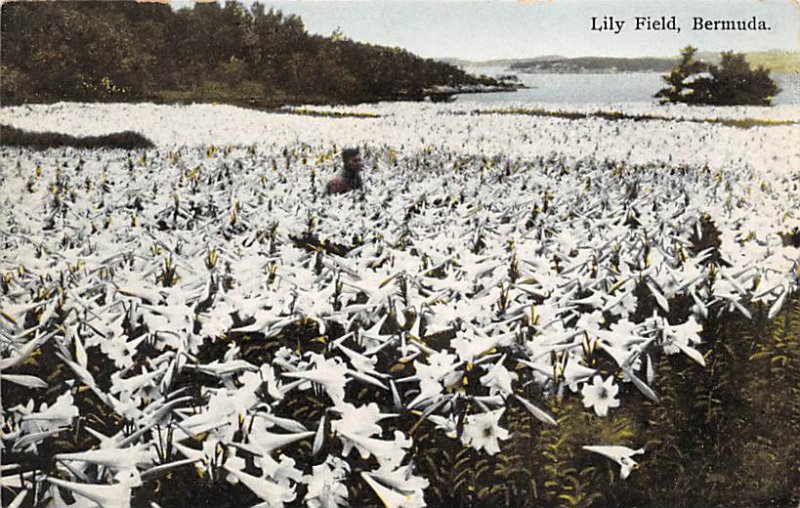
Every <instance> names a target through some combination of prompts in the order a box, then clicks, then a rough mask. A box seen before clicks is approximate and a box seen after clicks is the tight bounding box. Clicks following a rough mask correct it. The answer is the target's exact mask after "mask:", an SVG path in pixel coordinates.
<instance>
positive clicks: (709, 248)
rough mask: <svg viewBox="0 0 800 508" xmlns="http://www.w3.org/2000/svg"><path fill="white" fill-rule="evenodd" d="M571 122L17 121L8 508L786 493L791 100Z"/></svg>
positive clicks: (133, 117) (413, 114)
mask: <svg viewBox="0 0 800 508" xmlns="http://www.w3.org/2000/svg"><path fill="white" fill-rule="evenodd" d="M554 108H555V106H554V105H552V104H550V105H544V104H542V105H538V106H537V105H526V106H525V107H524V108H523V107H520V108H515V109H506V110H491V111H489V110H483V111H482V110H481V109H480V106H479V105H478V104H477V103H476V104H473V103H470V102H464V103H461V102H459V103H456V104H444V105H442V104H414V103H400V104H397V103H394V104H377V105H374V104H373V105H362V106H352V107H347V108H300V109H286V110H282V111H278V112H259V111H253V110H246V109H241V108H236V107H231V106H221V105H192V106H164V105H154V104H75V103H59V104H54V105H49V106H19V107H6V108H3V109H2V110H0V119H2V123H3V124H8V125H11V126H13V127H16V128H21V129H26V130H29V131H52V132H59V133H64V134H70V135H73V136H98V135H103V134H109V133H113V132H118V131H123V130H130V131H135V132H138V133H140V134H142V135H143V136H145V137H146V138H148V139H150V140H151V141H152V142H153V143H154V147H152V148H148V149H138V150H122V149H110V148H94V149H88V148H81V149H75V148H70V147H60V148H51V149H47V150H37V151H34V150H30V149H27V148H18V147H6V146H3V147H0V154H1V155H0V165H1V167H0V246H2V247H1V248H0V270H1V271H2V280H1V281H0V282H1V284H0V334H1V338H0V371H2V373H1V374H0V379H1V380H2V434H1V436H0V437H2V442H1V443H0V451H2V467H1V468H0V472H1V473H2V478H1V479H0V485H2V504H3V506H15V507H22V506H37V507H38V506H58V507H62V506H73V507H91V506H101V507H104V508H106V507H108V508H111V507H128V506H135V507H138V506H142V507H156V506H160V507H164V508H166V507H171V506H215V507H216V506H265V507H283V506H287V507H288V506H309V507H313V508H317V507H326V508H333V507H336V506H387V507H393V508H394V507H397V508H399V507H421V506H504V505H505V506H628V505H637V506H681V505H684V506H698V505H706V506H714V505H722V504H724V505H726V506H735V505H737V503H741V505H742V506H751V505H759V504H760V503H764V504H767V503H774V504H771V505H773V506H784V505H785V506H792V505H793V504H794V505H796V503H797V502H798V501H800V463H798V459H797V457H798V456H800V445H798V443H797V440H796V435H797V432H800V416H798V415H800V402H798V401H800V337H798V334H800V300H799V299H798V297H797V292H798V287H799V286H800V150H798V140H800V108H799V107H797V106H777V107H772V108H756V107H747V108H710V107H692V108H688V107H681V106H670V107H667V106H663V107H662V106H647V105H643V104H604V105H597V106H593V107H589V106H577V107H572V106H571V107H568V108H567V109H566V110H559V109H554ZM597 112H601V113H602V115H599V116H598V115H596V113H597ZM579 115H583V116H580V117H579ZM656 117H657V118H656ZM348 146H357V147H359V148H360V149H361V154H362V157H363V159H364V172H363V177H364V181H365V189H366V191H365V192H352V193H349V194H345V195H343V196H326V195H324V186H325V183H326V182H327V181H328V180H329V179H330V178H331V177H332V176H333V174H334V173H335V172H336V171H337V170H338V169H339V168H340V167H341V157H340V152H341V149H342V148H344V147H348ZM792 436H795V437H794V438H793V437H792ZM740 450H741V451H740ZM734 481H735V482H738V483H736V485H737V487H734V485H733V484H732V483H731V482H734ZM739 485H741V486H742V487H741V491H740V490H739V487H738V486H739ZM781 503H785V504H781ZM792 503H793V504H792Z"/></svg>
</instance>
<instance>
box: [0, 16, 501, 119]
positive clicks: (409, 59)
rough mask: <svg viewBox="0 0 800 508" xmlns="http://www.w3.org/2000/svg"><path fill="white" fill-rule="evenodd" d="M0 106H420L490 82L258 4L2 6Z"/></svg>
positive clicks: (442, 64)
mask: <svg viewBox="0 0 800 508" xmlns="http://www.w3.org/2000/svg"><path fill="white" fill-rule="evenodd" d="M1 26H2V41H3V59H2V69H1V70H2V74H3V80H2V88H1V89H0V102H2V103H3V104H18V103H26V102H51V101H60V100H76V101H115V102H116V101H141V100H153V101H161V102H192V101H203V102H209V101H218V102H227V103H234V104H245V105H253V106H264V107H270V106H277V105H281V104H287V103H299V102H305V103H329V102H339V103H342V102H363V101H375V100H385V99H403V98H408V99H420V98H422V97H423V96H424V94H425V90H426V89H428V88H430V87H433V86H438V85H449V86H459V85H468V84H476V83H484V84H493V81H492V80H490V79H489V78H475V77H473V76H470V75H468V74H467V73H465V72H464V71H462V70H460V69H458V68H456V67H453V66H451V65H448V64H445V63H442V62H437V61H434V60H430V59H423V58H420V57H418V56H416V55H414V54H412V53H410V52H408V51H405V50H402V49H399V48H390V47H383V46H377V45H371V44H364V43H359V42H355V41H352V40H349V39H347V38H346V37H344V36H343V35H342V34H341V33H340V32H339V31H337V32H335V33H334V34H332V36H331V37H323V36H319V35H312V34H309V33H308V32H307V31H306V28H305V26H304V25H303V22H302V20H301V19H300V18H299V17H298V16H295V15H284V14H283V13H282V12H281V11H277V10H273V9H269V10H267V9H266V8H265V6H264V5H262V4H259V3H255V4H253V5H252V7H251V8H249V9H248V8H246V7H245V6H243V5H242V4H240V3H239V2H236V1H226V2H225V4H224V5H221V4H218V3H197V4H195V5H194V7H193V8H184V9H180V10H177V11H175V10H173V9H172V8H171V7H169V6H168V5H164V4H159V3H138V2H133V1H124V2H95V1H91V2H78V1H71V2H10V3H4V4H3V5H2V24H1Z"/></svg>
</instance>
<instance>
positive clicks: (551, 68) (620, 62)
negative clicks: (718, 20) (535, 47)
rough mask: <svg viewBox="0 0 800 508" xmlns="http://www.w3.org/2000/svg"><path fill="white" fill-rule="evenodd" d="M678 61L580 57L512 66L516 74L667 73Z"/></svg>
mask: <svg viewBox="0 0 800 508" xmlns="http://www.w3.org/2000/svg"><path fill="white" fill-rule="evenodd" d="M676 62H677V60H676V59H671V58H611V57H579V58H555V59H545V60H537V61H522V62H516V63H513V64H511V65H510V67H509V70H511V71H516V72H564V73H579V72H666V71H668V70H670V69H671V68H672V67H673V66H674V65H675V63H676Z"/></svg>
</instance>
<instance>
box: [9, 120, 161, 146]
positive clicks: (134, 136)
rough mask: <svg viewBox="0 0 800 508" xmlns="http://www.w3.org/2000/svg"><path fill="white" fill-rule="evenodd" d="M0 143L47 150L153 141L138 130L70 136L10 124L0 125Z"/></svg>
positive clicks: (138, 143) (144, 143)
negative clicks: (34, 130)
mask: <svg viewBox="0 0 800 508" xmlns="http://www.w3.org/2000/svg"><path fill="white" fill-rule="evenodd" d="M0 144H2V145H3V146H14V147H22V148H30V149H33V150H46V149H48V148H58V147H63V146H70V147H73V148H89V149H94V148H122V149H126V150H130V149H135V148H151V147H153V146H154V145H153V142H152V141H150V140H149V139H147V138H146V137H144V136H142V135H141V134H139V133H138V132H133V131H124V132H115V133H113V134H106V135H103V136H80V137H79V136H70V135H68V134H60V133H57V132H30V131H25V130H22V129H17V128H15V127H11V126H8V125H0Z"/></svg>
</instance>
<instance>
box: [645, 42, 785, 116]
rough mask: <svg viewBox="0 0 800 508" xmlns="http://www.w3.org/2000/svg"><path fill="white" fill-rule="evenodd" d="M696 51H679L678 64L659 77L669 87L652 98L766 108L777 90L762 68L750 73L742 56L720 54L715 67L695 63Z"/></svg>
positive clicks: (674, 101) (730, 52)
mask: <svg viewBox="0 0 800 508" xmlns="http://www.w3.org/2000/svg"><path fill="white" fill-rule="evenodd" d="M696 53H697V48H694V47H692V46H687V47H685V48H683V49H682V50H681V61H680V62H679V63H678V65H676V66H675V67H673V68H672V70H671V71H670V72H669V73H668V74H665V75H664V76H662V78H663V79H664V81H666V82H667V84H668V85H669V86H667V87H666V88H662V89H661V90H659V91H658V92H657V93H656V94H655V97H658V98H659V99H660V100H661V103H662V104H665V103H678V102H681V103H684V104H709V105H715V106H738V105H756V106H769V105H770V104H771V102H772V98H773V97H774V96H775V95H777V94H778V92H779V91H780V89H779V88H778V86H777V85H776V84H775V82H774V81H773V80H772V78H771V77H770V75H769V71H767V70H766V69H764V68H763V67H758V68H757V69H755V70H753V69H751V68H750V65H749V64H748V63H747V60H745V55H743V54H741V53H733V52H732V51H728V52H724V53H722V54H721V55H720V63H719V65H709V64H706V63H704V62H701V61H699V60H695V58H694V57H695V54H696Z"/></svg>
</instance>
